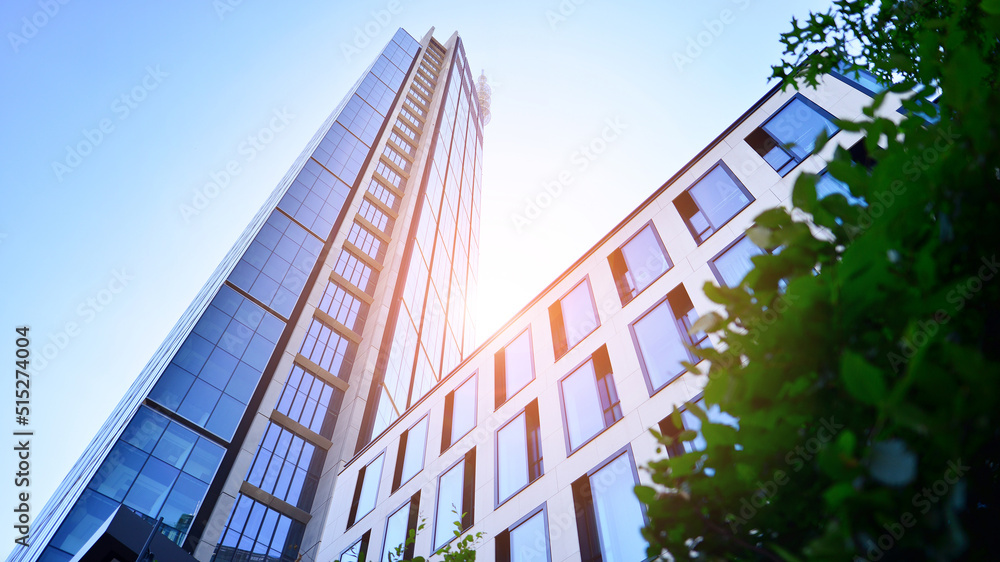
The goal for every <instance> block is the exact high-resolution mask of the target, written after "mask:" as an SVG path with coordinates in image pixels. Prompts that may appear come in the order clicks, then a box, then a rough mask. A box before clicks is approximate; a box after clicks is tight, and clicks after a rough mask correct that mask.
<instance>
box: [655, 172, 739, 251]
mask: <svg viewBox="0 0 1000 562" xmlns="http://www.w3.org/2000/svg"><path fill="white" fill-rule="evenodd" d="M751 201H753V197H751V196H750V193H749V192H748V191H747V190H746V188H745V187H743V184H742V183H740V182H739V180H737V179H736V176H735V175H733V173H732V172H731V171H730V170H729V167H728V166H726V165H725V164H723V163H722V162H719V163H718V164H716V165H715V166H714V167H713V168H712V169H711V170H709V171H708V173H706V174H705V175H704V176H702V177H701V178H700V179H698V181H696V182H695V183H694V184H692V185H691V187H689V188H688V190H687V191H685V192H683V193H681V194H680V195H678V196H677V198H676V199H674V206H675V207H676V208H677V211H678V212H679V213H680V215H681V218H682V219H684V223H685V224H686V225H687V227H688V230H689V231H690V232H691V236H693V237H694V240H695V242H697V243H698V244H701V243H702V242H704V241H705V240H707V239H708V237H709V236H711V235H712V233H714V232H715V231H717V230H719V229H720V228H722V226H723V225H724V224H726V223H727V222H729V221H730V220H731V219H732V218H733V217H735V216H736V215H737V214H738V213H739V212H740V211H742V210H743V209H745V208H746V207H747V206H748V205H750V203H751Z"/></svg>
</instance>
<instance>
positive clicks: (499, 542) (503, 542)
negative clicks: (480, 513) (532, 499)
mask: <svg viewBox="0 0 1000 562" xmlns="http://www.w3.org/2000/svg"><path fill="white" fill-rule="evenodd" d="M538 515H541V516H542V524H543V525H544V527H545V531H544V535H545V561H544V562H552V541H551V539H550V537H549V510H548V505H547V502H542V504H541V505H539V506H538V507H536V508H534V509H532V510H531V511H529V512H528V513H527V514H525V515H523V516H522V517H521V518H520V519H518V520H517V521H514V522H513V523H511V524H510V525H509V526H508V527H507V528H506V529H504V530H503V531H500V532H499V533H497V536H496V539H495V545H496V548H495V553H494V556H495V558H494V559H495V560H496V562H511V560H512V555H511V550H510V548H511V545H510V534H511V531H513V530H514V529H517V528H518V527H520V526H521V525H523V524H525V523H527V522H528V521H529V520H531V519H533V518H535V517H536V516H538ZM501 553H503V554H504V555H505V556H501Z"/></svg>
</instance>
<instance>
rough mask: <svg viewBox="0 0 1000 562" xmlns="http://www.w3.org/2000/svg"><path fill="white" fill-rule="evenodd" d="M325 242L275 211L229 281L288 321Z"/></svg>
mask: <svg viewBox="0 0 1000 562" xmlns="http://www.w3.org/2000/svg"><path fill="white" fill-rule="evenodd" d="M322 248H323V242H322V241H321V240H320V239H318V238H316V237H315V236H313V235H312V234H309V233H308V232H307V231H306V230H305V229H303V228H302V227H301V226H299V225H297V224H295V223H294V222H292V221H291V219H289V218H288V217H287V216H285V215H284V213H282V212H281V211H278V210H276V211H274V212H273V213H271V216H270V217H268V219H267V222H266V223H265V224H264V226H263V227H262V228H261V230H260V232H259V233H257V236H256V237H255V238H254V241H253V242H252V243H251V244H250V247H249V248H247V251H246V252H245V253H244V254H243V258H242V259H240V262H239V263H238V264H236V268H235V269H234V270H233V272H232V273H231V274H230V275H229V281H230V282H231V283H233V284H234V285H236V286H237V287H239V288H241V289H243V290H244V291H246V292H247V293H249V294H250V295H251V296H253V297H254V298H256V299H257V300H259V301H260V302H262V303H264V304H265V305H266V306H269V307H271V309H272V310H274V311H275V312H277V313H278V314H280V315H282V316H284V317H285V318H287V317H288V316H290V315H291V313H292V309H293V308H294V307H295V303H296V302H297V301H298V298H299V295H300V294H301V293H302V289H303V288H304V287H305V284H306V280H307V279H308V278H309V274H310V273H311V272H312V268H313V266H314V265H315V264H316V258H317V257H318V256H319V252H320V250H321V249H322Z"/></svg>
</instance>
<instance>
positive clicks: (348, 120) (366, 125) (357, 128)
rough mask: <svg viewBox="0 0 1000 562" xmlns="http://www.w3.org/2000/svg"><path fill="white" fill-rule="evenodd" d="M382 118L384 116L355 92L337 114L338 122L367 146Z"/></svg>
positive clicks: (375, 133)
mask: <svg viewBox="0 0 1000 562" xmlns="http://www.w3.org/2000/svg"><path fill="white" fill-rule="evenodd" d="M383 120H384V117H383V116H382V115H380V114H379V113H378V112H377V111H375V108H374V107H372V106H370V105H368V104H367V103H365V100H363V99H361V96H358V95H357V94H355V95H354V96H352V97H351V99H350V100H349V101H348V102H347V105H345V106H344V109H342V110H341V111H340V115H338V116H337V122H338V123H340V124H341V125H343V126H344V127H345V128H347V130H349V131H351V132H352V133H354V136H356V137H358V138H359V139H361V142H363V143H365V144H366V145H368V146H371V145H372V143H373V142H375V136H376V135H377V134H378V130H379V128H381V127H382V121H383Z"/></svg>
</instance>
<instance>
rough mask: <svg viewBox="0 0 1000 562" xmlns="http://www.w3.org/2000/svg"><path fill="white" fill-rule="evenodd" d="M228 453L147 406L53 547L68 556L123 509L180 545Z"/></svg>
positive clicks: (103, 465) (64, 524) (107, 459)
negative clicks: (160, 520) (160, 519)
mask: <svg viewBox="0 0 1000 562" xmlns="http://www.w3.org/2000/svg"><path fill="white" fill-rule="evenodd" d="M224 452H225V451H224V449H223V448H222V447H220V446H219V445H217V444H215V443H213V442H212V441H209V440H207V439H205V438H204V437H198V436H197V435H195V433H194V432H192V431H190V430H188V429H186V428H184V427H182V426H181V425H180V424H177V423H176V422H171V421H169V420H167V418H165V417H164V416H163V415H161V414H159V413H157V412H155V411H153V410H151V409H150V408H148V407H146V406H142V407H140V408H139V410H138V411H137V412H136V414H135V415H134V416H133V417H132V420H131V421H130V422H129V424H128V425H127V426H126V428H125V430H124V431H123V432H122V436H121V438H120V439H119V441H118V442H117V443H116V444H115V445H114V447H113V448H112V449H111V451H110V452H109V453H108V455H107V457H105V459H104V461H103V462H102V463H101V466H100V467H99V468H98V469H97V472H96V474H95V475H94V477H93V478H92V479H91V481H90V482H89V484H88V486H87V490H86V491H84V493H83V494H82V495H81V496H80V498H79V499H78V500H77V502H76V504H74V506H73V508H72V509H71V510H70V512H69V514H68V515H67V516H66V518H65V519H64V520H63V522H62V524H61V525H60V527H59V529H58V531H57V532H56V534H55V537H54V538H53V540H52V542H51V543H50V546H52V547H53V548H58V549H60V550H62V551H64V552H67V553H69V554H76V553H77V550H78V549H79V548H80V547H81V546H82V545H83V544H84V543H86V542H87V541H88V540H89V539H90V537H91V535H93V533H94V532H95V531H97V529H98V528H99V527H100V526H101V525H102V524H103V523H104V521H105V520H106V519H107V518H108V517H110V516H111V514H112V512H113V511H114V509H115V508H116V507H118V505H119V504H120V503H122V504H124V505H125V506H126V507H128V508H130V509H131V510H132V511H134V512H136V513H137V514H139V515H140V516H142V517H143V518H145V519H146V520H147V521H155V520H156V519H157V517H163V519H164V527H162V529H161V531H162V532H163V534H164V535H166V536H167V537H168V538H169V539H170V540H173V541H174V542H176V543H177V544H181V543H182V542H183V540H184V537H185V536H186V535H187V531H188V528H189V526H190V524H191V521H192V519H193V517H194V515H195V513H196V512H197V510H198V507H199V506H200V504H201V501H202V499H204V496H205V492H206V491H207V490H208V483H209V482H211V480H212V478H213V477H214V476H215V472H216V471H217V470H218V467H219V463H220V462H221V461H222V455H223V453H224Z"/></svg>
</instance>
